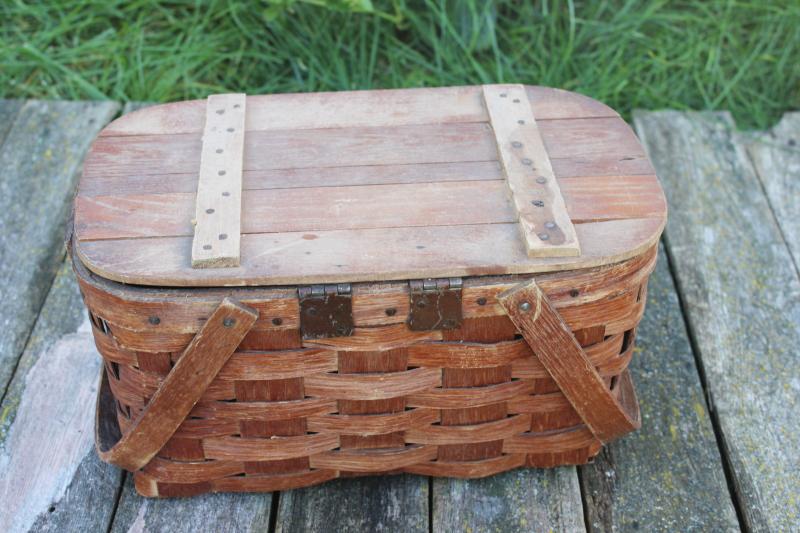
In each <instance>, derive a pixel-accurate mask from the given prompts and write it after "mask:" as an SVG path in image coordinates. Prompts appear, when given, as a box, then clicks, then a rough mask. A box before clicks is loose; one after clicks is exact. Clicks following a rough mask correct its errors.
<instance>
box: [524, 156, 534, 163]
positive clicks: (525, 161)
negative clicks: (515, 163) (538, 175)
mask: <svg viewBox="0 0 800 533" xmlns="http://www.w3.org/2000/svg"><path fill="white" fill-rule="evenodd" d="M522 164H523V165H531V164H533V161H531V160H530V159H528V158H527V157H526V158H525V159H523V160H522Z"/></svg>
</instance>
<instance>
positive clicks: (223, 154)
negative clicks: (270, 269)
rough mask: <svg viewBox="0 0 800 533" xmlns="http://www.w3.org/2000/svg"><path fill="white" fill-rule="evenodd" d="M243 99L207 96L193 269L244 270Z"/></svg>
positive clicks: (239, 97)
mask: <svg viewBox="0 0 800 533" xmlns="http://www.w3.org/2000/svg"><path fill="white" fill-rule="evenodd" d="M244 103H245V95H244V94H217V95H211V96H209V97H208V103H207V105H206V124H205V130H204V131H203V149H202V151H201V152H200V172H199V173H198V183H197V195H196V200H195V206H194V207H195V209H194V220H193V222H192V223H193V224H194V241H193V242H192V267H193V268H215V267H235V266H239V243H240V241H241V239H242V159H243V157H244V117H245V112H246V109H245V104H244Z"/></svg>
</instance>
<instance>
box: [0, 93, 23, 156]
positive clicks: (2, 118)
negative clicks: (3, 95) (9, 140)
mask: <svg viewBox="0 0 800 533" xmlns="http://www.w3.org/2000/svg"><path fill="white" fill-rule="evenodd" d="M23 103H24V101H23V100H0V147H2V146H3V141H5V138H6V135H8V132H9V131H10V130H11V126H13V125H14V120H15V119H16V118H17V114H19V110H20V109H22V105H23Z"/></svg>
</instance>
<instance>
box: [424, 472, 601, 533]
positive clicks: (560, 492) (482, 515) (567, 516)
mask: <svg viewBox="0 0 800 533" xmlns="http://www.w3.org/2000/svg"><path fill="white" fill-rule="evenodd" d="M432 526H433V529H432V530H433V531H553V532H558V531H563V532H565V533H577V532H580V531H585V530H586V529H585V525H584V520H583V506H582V504H581V494H580V487H579V486H578V476H577V475H576V472H575V467H562V468H555V469H549V470H512V471H511V472H505V473H502V474H498V475H496V476H492V477H488V478H483V479H471V480H463V479H446V478H435V479H434V480H433V524H432Z"/></svg>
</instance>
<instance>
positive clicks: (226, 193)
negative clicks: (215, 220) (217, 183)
mask: <svg viewBox="0 0 800 533" xmlns="http://www.w3.org/2000/svg"><path fill="white" fill-rule="evenodd" d="M230 195H231V193H229V192H228V191H225V192H224V193H222V196H230Z"/></svg>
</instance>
